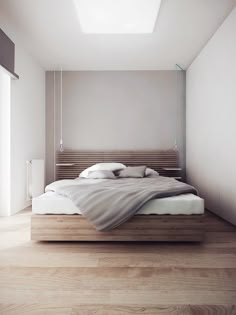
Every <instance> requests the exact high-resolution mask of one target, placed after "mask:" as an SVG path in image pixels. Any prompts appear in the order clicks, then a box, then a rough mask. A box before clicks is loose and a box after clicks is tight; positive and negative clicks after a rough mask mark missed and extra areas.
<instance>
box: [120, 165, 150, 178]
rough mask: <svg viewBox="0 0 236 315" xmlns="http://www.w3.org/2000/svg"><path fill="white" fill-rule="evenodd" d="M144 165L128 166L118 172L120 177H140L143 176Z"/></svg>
mask: <svg viewBox="0 0 236 315" xmlns="http://www.w3.org/2000/svg"><path fill="white" fill-rule="evenodd" d="M145 170H146V166H128V167H126V168H124V169H123V170H121V171H119V172H118V177H120V178H128V177H133V178H142V177H144V176H145Z"/></svg>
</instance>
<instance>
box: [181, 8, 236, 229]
mask: <svg viewBox="0 0 236 315" xmlns="http://www.w3.org/2000/svg"><path fill="white" fill-rule="evenodd" d="M186 93H187V100H186V102H187V113H186V119H187V126H186V134H187V138H186V150H187V151H186V152H187V155H186V159H187V178H188V181H189V182H190V183H191V184H193V185H195V186H196V187H197V188H198V189H199V191H200V193H201V195H202V196H203V197H204V198H205V199H206V206H207V208H208V209H210V210H212V211H214V212H215V213H217V214H218V215H220V216H222V217H224V218H225V219H227V220H229V221H231V222H232V223H234V224H236V140H235V136H236V8H235V9H234V10H233V11H232V13H231V14H230V15H229V16H228V18H227V19H226V20H225V22H224V23H223V24H222V26H221V27H220V28H219V29H218V31H217V32H216V33H215V35H214V36H213V37H212V39H211V40H210V41H209V42H208V44H207V45H206V47H205V48H204V49H203V50H202V51H201V53H200V54H199V56H198V57H197V58H196V60H195V61H194V62H193V64H192V65H191V66H190V68H189V69H188V71H187V89H186Z"/></svg>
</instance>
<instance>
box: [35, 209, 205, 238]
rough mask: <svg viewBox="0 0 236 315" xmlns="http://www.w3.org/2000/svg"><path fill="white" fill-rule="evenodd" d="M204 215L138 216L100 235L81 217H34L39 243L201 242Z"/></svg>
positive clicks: (203, 233)
mask: <svg viewBox="0 0 236 315" xmlns="http://www.w3.org/2000/svg"><path fill="white" fill-rule="evenodd" d="M204 217H205V216H204V215H136V216H134V217H133V218H131V219H130V220H129V221H127V222H125V223H124V224H122V225H121V226H119V227H117V228H116V229H114V230H111V231H105V232H99V231H97V230H96V229H95V228H94V226H93V225H92V224H91V223H89V222H88V221H87V220H86V219H85V218H84V217H83V216H81V215H53V214H52V215H50V214H47V215H37V214H35V215H32V217H31V239H32V240H35V241H122V242H123V241H126V242H130V241H131V242H133V241H161V242H169V241H171V242H180V241H183V242H201V241H203V240H204V235H205V226H204Z"/></svg>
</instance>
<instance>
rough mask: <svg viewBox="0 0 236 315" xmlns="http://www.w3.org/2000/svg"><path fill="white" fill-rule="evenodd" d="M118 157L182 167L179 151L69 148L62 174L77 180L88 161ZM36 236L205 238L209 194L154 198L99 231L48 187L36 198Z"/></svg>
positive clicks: (155, 165)
mask: <svg viewBox="0 0 236 315" xmlns="http://www.w3.org/2000/svg"><path fill="white" fill-rule="evenodd" d="M109 161H117V162H122V163H124V164H126V165H131V166H136V165H147V166H148V167H151V168H152V169H155V170H157V171H158V172H159V173H160V174H161V175H162V176H163V175H164V176H170V174H166V171H165V170H166V169H170V168H177V167H178V166H179V162H178V152H177V151H173V150H170V151H120V152H117V151H106V152H97V151H86V152H85V151H65V152H62V153H61V152H60V153H58V154H57V164H58V166H57V180H64V179H71V181H73V180H74V178H75V177H77V176H78V174H79V173H80V172H81V171H82V170H83V169H85V168H86V167H88V166H90V165H92V164H95V163H98V162H109ZM32 211H33V215H32V218H31V239H32V240H37V241H202V240H203V239H204V232H205V228H204V200H203V199H201V198H200V197H198V196H196V195H193V194H191V193H189V194H183V195H179V196H173V197H167V198H160V199H153V200H150V201H148V202H147V203H146V204H145V205H144V206H142V207H141V208H140V209H139V211H138V212H137V213H136V214H135V215H134V216H133V217H132V218H131V219H129V220H128V221H127V222H125V223H123V224H122V225H120V226H118V227H117V228H115V229H113V230H111V231H97V230H96V229H95V228H94V226H93V225H92V224H91V223H90V222H88V221H87V220H86V219H85V218H84V216H82V215H81V211H80V209H79V208H78V207H76V206H75V205H74V204H73V202H72V201H71V200H70V199H69V198H67V197H65V196H61V195H58V194H57V193H56V192H53V191H47V192H46V193H45V194H43V195H41V196H39V197H37V198H35V199H34V200H33V204H32Z"/></svg>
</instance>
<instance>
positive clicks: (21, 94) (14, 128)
mask: <svg viewBox="0 0 236 315" xmlns="http://www.w3.org/2000/svg"><path fill="white" fill-rule="evenodd" d="M0 27H1V28H2V29H3V31H4V32H5V33H6V34H7V35H8V36H9V37H10V38H11V39H12V40H13V42H14V43H15V49H16V55H15V72H16V73H17V74H18V75H19V76H20V79H19V80H17V81H14V80H12V82H11V83H12V84H11V214H14V213H15V212H17V211H19V210H21V209H23V208H25V207H26V206H28V205H29V204H30V202H29V201H27V200H26V163H25V161H26V160H29V159H34V158H35V159H39V158H43V159H44V158H45V71H44V70H43V68H42V67H41V66H40V65H39V64H38V63H37V61H36V60H34V58H33V57H32V56H31V55H30V54H29V53H28V52H27V50H26V49H25V47H24V42H23V40H22V38H21V36H20V34H19V33H18V29H17V27H15V26H14V23H12V21H10V19H9V18H8V17H6V16H5V15H4V13H3V12H0Z"/></svg>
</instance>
